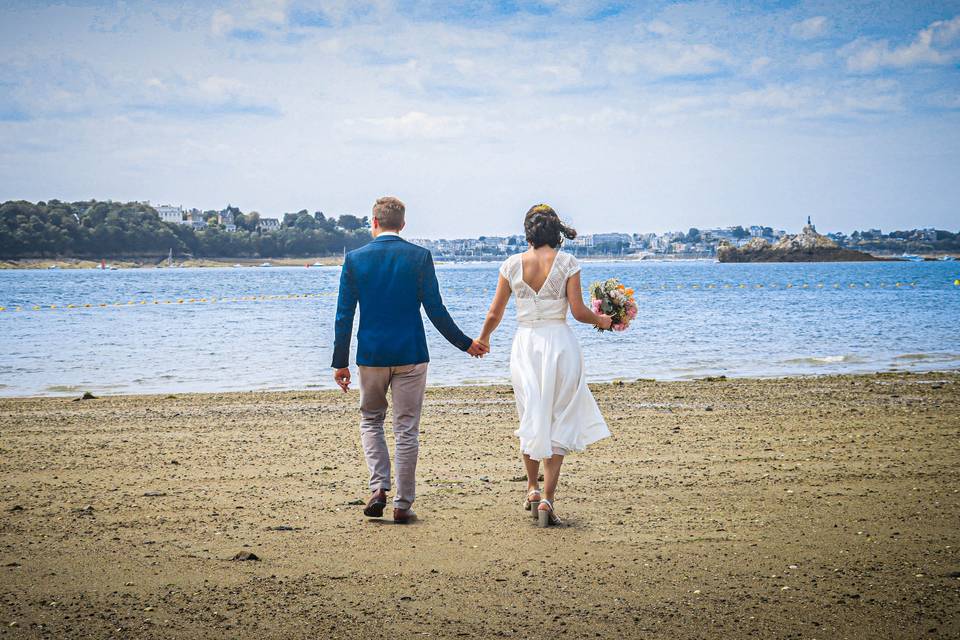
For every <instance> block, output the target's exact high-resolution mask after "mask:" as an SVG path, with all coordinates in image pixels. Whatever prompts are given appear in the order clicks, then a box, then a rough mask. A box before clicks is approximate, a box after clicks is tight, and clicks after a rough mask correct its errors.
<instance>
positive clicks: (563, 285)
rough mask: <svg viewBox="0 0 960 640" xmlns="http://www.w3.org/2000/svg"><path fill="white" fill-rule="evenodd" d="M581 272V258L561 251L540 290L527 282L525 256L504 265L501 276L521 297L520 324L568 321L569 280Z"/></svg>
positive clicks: (510, 259) (518, 310) (518, 296)
mask: <svg viewBox="0 0 960 640" xmlns="http://www.w3.org/2000/svg"><path fill="white" fill-rule="evenodd" d="M578 271H580V264H579V263H578V262H577V259H576V258H574V257H573V256H572V255H570V254H569V253H564V252H563V251H558V252H557V256H556V257H555V258H554V259H553V265H552V266H551V267H550V272H549V273H548V274H547V279H546V280H544V282H543V285H542V286H541V287H540V289H539V291H538V290H535V289H534V288H533V287H532V286H530V285H529V284H528V283H527V281H526V280H524V279H523V257H522V256H521V254H519V253H518V254H515V255H512V256H510V257H509V258H507V259H506V260H505V261H504V262H503V264H502V265H500V273H501V274H502V275H503V277H504V278H506V280H507V282H509V283H510V289H511V290H512V291H513V294H514V295H515V296H516V297H517V320H518V321H519V322H520V324H530V323H541V322H557V321H560V322H564V321H566V317H567V310H568V308H569V305H568V304H567V279H568V278H569V277H570V276H572V275H573V274H575V273H577V272H578Z"/></svg>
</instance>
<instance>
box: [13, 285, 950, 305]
mask: <svg viewBox="0 0 960 640" xmlns="http://www.w3.org/2000/svg"><path fill="white" fill-rule="evenodd" d="M953 286H955V287H960V278H958V279H956V280H954V281H953ZM904 287H911V288H916V287H917V283H916V282H879V283H875V284H874V283H870V282H849V283H839V282H834V283H824V282H817V283H807V282H802V283H791V282H788V283H786V284H778V283H770V284H764V283H755V284H748V283H739V284H734V283H729V282H726V283H720V284H717V283H692V284H675V285H674V284H660V285H654V284H642V285H636V286H634V289H635V290H638V291H672V290H677V289H694V290H704V289H705V290H710V289H731V290H740V289H743V290H757V289H764V290H770V289H773V290H777V289H902V288H904ZM474 291H477V292H480V293H482V294H490V293H492V289H489V288H483V289H480V288H470V287H468V288H464V289H454V290H448V294H447V295H448V296H451V295H457V294H458V293H473V292H474ZM336 296H337V292H336V291H324V292H321V293H284V294H271V295H251V296H206V297H193V298H187V297H184V298H170V299H162V300H155V299H149V300H146V299H136V300H127V301H126V302H87V303H73V304H22V303H21V304H13V305H9V306H0V312H23V311H59V310H75V309H109V308H116V307H144V306H163V305H191V304H194V305H195V304H228V303H236V302H272V301H276V300H313V299H317V298H330V297H336Z"/></svg>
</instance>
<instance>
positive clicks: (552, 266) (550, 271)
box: [520, 251, 560, 296]
mask: <svg viewBox="0 0 960 640" xmlns="http://www.w3.org/2000/svg"><path fill="white" fill-rule="evenodd" d="M559 257H560V252H559V251H557V253H556V254H554V256H553V261H552V262H551V263H550V268H549V269H548V270H547V277H546V278H544V279H543V282H542V283H541V284H540V287H539V288H534V286H533V285H532V284H530V283H529V282H527V279H526V278H524V277H523V254H520V279H521V280H523V284H525V285H527V286H528V287H530V290H531V291H533V295H535V296H538V295H540V292H541V291H543V286H544V285H545V284H547V280H549V279H550V276H552V275H553V270H554V269H556V268H557V258H559Z"/></svg>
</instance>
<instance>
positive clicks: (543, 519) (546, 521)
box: [537, 510, 550, 529]
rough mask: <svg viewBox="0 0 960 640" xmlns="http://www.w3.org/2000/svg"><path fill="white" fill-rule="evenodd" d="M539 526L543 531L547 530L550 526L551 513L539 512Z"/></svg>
mask: <svg viewBox="0 0 960 640" xmlns="http://www.w3.org/2000/svg"><path fill="white" fill-rule="evenodd" d="M537 524H539V525H540V528H541V529H546V528H547V527H549V526H550V512H549V511H547V510H543V511H540V510H538V511H537Z"/></svg>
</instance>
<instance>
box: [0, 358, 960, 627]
mask: <svg viewBox="0 0 960 640" xmlns="http://www.w3.org/2000/svg"><path fill="white" fill-rule="evenodd" d="M594 391H595V394H596V396H597V399H598V402H599V403H600V406H601V409H602V410H603V412H604V414H605V416H606V417H607V419H608V422H609V424H610V427H611V430H612V431H613V432H614V437H613V438H611V439H608V440H605V441H603V442H601V443H599V444H598V445H596V446H594V447H593V448H591V449H590V450H588V451H587V452H585V453H582V454H579V455H573V456H570V457H569V458H568V461H567V463H566V464H565V467H564V469H565V472H566V473H565V476H564V478H563V481H562V485H561V489H560V493H559V495H558V501H557V508H558V513H559V514H560V515H561V516H562V517H563V518H564V519H565V525H564V526H562V527H559V528H555V529H549V530H541V529H538V528H536V527H535V526H534V524H533V520H532V519H530V518H528V517H527V516H526V514H525V513H524V512H523V511H522V509H521V507H520V502H521V500H522V497H523V492H524V482H523V477H522V475H521V474H522V471H521V465H520V462H519V460H518V459H517V454H516V442H515V440H514V437H513V435H512V431H513V429H514V420H515V409H514V405H513V396H512V392H511V391H510V389H509V388H507V387H460V388H431V389H429V391H428V395H427V401H426V409H425V415H424V419H423V425H422V429H423V434H422V438H421V458H420V469H419V472H418V477H419V485H418V501H417V505H416V508H417V511H418V513H419V515H420V522H418V523H416V524H414V525H409V526H395V525H393V524H392V523H391V522H390V521H389V520H382V521H380V520H374V521H371V520H367V519H365V518H364V517H363V516H362V514H361V507H360V506H358V505H357V504H356V501H357V500H358V499H360V498H365V496H366V486H365V485H366V470H365V467H364V466H363V457H362V453H361V450H360V444H359V437H358V433H357V425H356V422H357V410H356V404H357V400H358V394H357V392H355V391H354V392H351V393H350V394H347V395H343V394H340V393H339V392H316V393H312V392H303V391H300V392H283V393H261V392H258V393H233V394H218V395H177V396H163V395H160V396H126V397H111V398H101V399H95V400H85V401H72V400H70V399H59V398H46V399H3V400H0V454H2V455H0V469H2V489H0V509H2V511H0V576H2V579H0V636H3V637H9V638H21V637H22V638H41V637H49V638H79V637H94V638H108V637H117V638H372V637H390V636H397V637H407V636H411V637H412V636H416V637H434V638H453V637H475V638H492V637H517V638H535V637H550V636H560V637H567V638H593V637H598V638H625V637H626V638H741V637H743V638H746V637H753V638H919V637H924V638H935V637H936V638H946V637H957V636H958V635H960V557H958V554H957V549H958V545H960V493H958V492H960V484H958V479H960V464H958V463H960V455H958V454H960V444H958V435H960V374H957V373H926V374H914V375H911V374H877V375H865V376H837V377H825V378H794V379H777V380H724V379H715V380H700V381H696V382H669V383H667V382H649V381H640V382H636V383H626V384H622V385H621V384H605V385H597V386H594ZM244 552H247V553H253V554H255V555H256V556H257V557H258V558H259V560H245V561H242V560H232V558H233V557H234V556H236V555H237V554H238V553H244Z"/></svg>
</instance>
